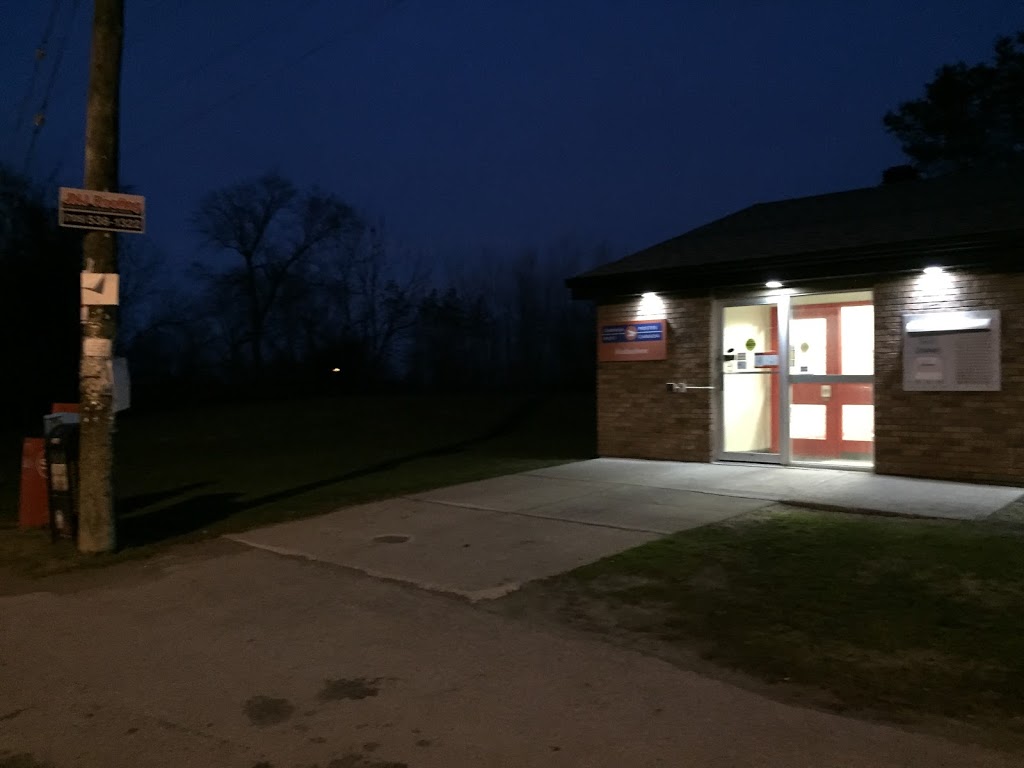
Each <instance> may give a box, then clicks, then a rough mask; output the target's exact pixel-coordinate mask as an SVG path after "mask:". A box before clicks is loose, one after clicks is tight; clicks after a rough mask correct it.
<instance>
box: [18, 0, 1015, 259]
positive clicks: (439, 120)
mask: <svg viewBox="0 0 1024 768" xmlns="http://www.w3.org/2000/svg"><path fill="white" fill-rule="evenodd" d="M54 2H55V0H0V71H2V77H0V121H2V122H0V139H2V143H0V146H2V148H3V149H2V154H0V159H3V160H5V161H7V162H9V163H11V164H12V165H14V167H15V168H18V169H21V168H22V167H23V165H24V163H25V161H26V155H27V147H28V141H29V135H30V133H31V127H30V124H29V123H28V122H27V121H26V123H24V124H22V125H20V126H17V127H16V125H15V123H16V122H17V118H18V115H19V113H20V109H19V108H20V106H21V104H22V102H23V99H24V97H25V93H26V89H28V88H29V86H30V84H31V83H32V71H33V50H34V49H35V47H36V46H37V45H38V43H39V41H40V39H41V36H42V34H43V31H44V28H45V27H46V22H47V18H48V16H49V14H50V12H51V6H52V5H53V3H54ZM76 5H77V16H76V17H75V18H74V20H73V24H72V23H71V21H72V19H71V14H72V10H73V9H74V8H75V6H76ZM126 5H127V8H128V11H127V25H126V43H125V60H124V85H123V92H122V110H123V114H122V123H123V131H122V142H123V155H122V173H121V177H122V183H123V184H125V185H131V186H132V187H134V188H135V190H136V191H138V192H140V193H142V194H145V195H146V196H147V201H148V203H147V205H148V215H149V234H150V236H151V238H152V239H153V240H154V241H155V242H156V243H157V244H158V245H160V246H161V247H162V248H163V249H164V250H165V251H166V252H167V253H168V255H169V257H170V258H171V259H172V261H173V260H177V259H180V260H181V263H182V264H183V265H184V264H185V263H187V262H189V261H191V260H192V249H193V247H194V244H195V238H194V237H193V235H192V234H191V232H190V231H189V228H188V215H189V212H190V210H191V209H192V207H193V206H194V205H195V203H196V201H197V200H198V198H199V197H200V196H201V195H202V194H203V193H204V192H206V191H208V190H210V189H212V188H215V187H217V186H220V185H225V184H229V183H232V182H236V181H239V180H242V179H245V178H248V177H252V176H255V175H258V174H260V173H261V172H263V171H265V170H268V169H276V170H279V171H280V172H281V173H283V174H285V175H287V176H289V177H291V178H292V179H294V180H295V181H296V182H298V183H300V184H312V183H318V184H321V185H323V186H325V187H327V188H329V189H330V190H332V191H334V192H336V193H337V194H339V195H340V196H342V197H343V198H344V199H346V200H347V201H348V202H349V203H351V204H352V205H354V206H356V207H357V208H359V209H361V210H364V211H366V212H368V213H370V214H372V215H374V216H384V217H386V220H387V224H388V227H389V230H390V232H391V235H392V236H395V237H397V238H399V239H400V240H402V241H403V242H404V243H405V244H407V245H408V246H411V247H414V248H422V249H425V250H428V251H431V252H440V251H442V250H443V249H451V248H457V249H477V248H479V247H482V246H490V247H497V248H513V247H518V246H520V245H524V244H544V243H546V242H549V241H551V240H554V239H556V238H561V237H565V236H568V237H573V238H577V239H579V240H580V241H582V242H588V243H589V242H594V241H599V240H604V241H607V242H608V243H609V244H611V245H612V246H613V248H614V250H615V252H616V253H621V252H624V251H628V250H630V249H637V248H641V247H643V246H646V245H650V244H653V243H654V242H657V241H660V240H663V239H665V238H668V237H671V236H674V235H676V234H679V233H680V232H682V231H684V230H685V229H688V228H690V227H692V226H695V225H698V224H701V223H704V222H705V221H707V220H709V219H712V218H714V217H717V216H719V215H722V214H725V213H728V212H730V211H732V210H734V209H737V208H740V207H743V206H745V205H748V204H750V203H752V202H757V201H764V200H771V199H778V198H782V197H790V196H795V195H803V194H814V193H820V192H828V191H834V190H839V189H845V188H851V187H858V186H865V185H871V184H875V183H877V181H878V180H879V178H880V174H881V171H882V169H883V168H885V167H886V166H889V165H893V164H896V163H899V162H901V155H900V153H899V149H898V146H897V144H896V142H895V141H894V140H893V139H891V138H890V137H889V136H887V135H886V134H885V133H884V131H883V130H882V126H881V117H882V115H883V114H884V112H885V111H886V109H888V108H890V107H893V106H895V105H896V104H897V103H898V102H899V101H901V100H903V99H907V98H913V97H916V96H918V95H919V94H920V93H921V91H922V87H923V85H924V83H925V82H926V81H927V80H928V79H930V78H931V76H932V74H933V73H934V71H935V69H936V68H937V67H938V66H939V65H941V64H943V63H947V62H951V61H955V60H958V59H962V60H966V61H969V62H976V61H981V60H987V59H989V57H990V54H991V46H992V42H993V40H994V38H995V37H996V36H998V35H1000V34H1009V33H1010V32H1012V31H1014V30H1016V29H1019V28H1024V3H1021V2H1020V0H973V1H972V2H967V1H966V0H927V1H925V0H901V2H895V1H894V0H859V1H857V2H855V1H854V0H847V1H844V2H838V1H836V2H829V1H828V0H806V1H800V2H797V1H795V0H776V1H774V2H767V1H766V0H765V1H764V2H754V1H753V0H745V1H741V0H721V2H684V1H683V0H675V1H670V0H401V1H395V0H291V1H290V2H285V1H284V0H127V2H126ZM56 7H57V8H58V16H57V21H56V24H55V25H54V29H53V33H52V34H51V37H50V45H49V49H50V56H49V58H48V59H47V61H46V62H44V65H45V66H44V67H42V68H41V71H40V77H38V78H37V79H36V87H35V91H34V96H33V97H32V100H31V105H32V108H33V109H35V108H36V107H38V104H39V102H40V101H41V100H42V98H43V96H44V94H45V92H46V90H47V88H46V86H47V80H48V78H49V76H50V72H51V71H52V66H51V65H52V64H53V63H54V61H55V59H56V58H57V54H58V52H59V50H60V48H61V39H62V37H63V36H64V35H65V34H67V35H68V42H67V46H66V49H65V50H64V54H63V60H62V63H61V67H60V70H59V73H58V75H57V77H56V78H55V80H54V81H53V87H52V91H51V95H50V99H49V105H48V109H47V122H46V125H45V126H44V128H43V129H42V131H41V132H40V133H39V135H38V138H37V143H36V147H35V150H34V152H33V153H32V156H31V171H32V173H33V174H34V175H35V176H36V177H37V178H40V179H46V178H52V181H53V182H54V183H55V184H58V185H65V186H80V185H81V182H82V176H81V165H82V159H81V158H82V145H83V125H84V103H85V90H86V76H87V68H88V42H89V40H88V36H89V24H90V22H91V14H92V3H91V2H89V0H78V2H77V3H76V1H75V0H56ZM69 30H70V32H69ZM29 112H31V110H29ZM15 128H17V129H16V130H15Z"/></svg>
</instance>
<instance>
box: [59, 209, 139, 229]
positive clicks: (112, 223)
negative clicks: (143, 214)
mask: <svg viewBox="0 0 1024 768" xmlns="http://www.w3.org/2000/svg"><path fill="white" fill-rule="evenodd" d="M64 224H72V225H77V226H80V227H101V228H103V229H130V230H134V231H136V232H141V231H142V219H136V218H134V217H128V216H104V215H102V214H98V213H70V212H68V211H65V212H64Z"/></svg>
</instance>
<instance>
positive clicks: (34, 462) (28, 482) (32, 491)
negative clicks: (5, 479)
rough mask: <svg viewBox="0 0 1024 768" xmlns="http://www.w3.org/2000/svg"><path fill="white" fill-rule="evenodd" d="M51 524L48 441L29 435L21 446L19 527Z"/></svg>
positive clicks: (42, 526) (43, 526) (40, 526)
mask: <svg viewBox="0 0 1024 768" xmlns="http://www.w3.org/2000/svg"><path fill="white" fill-rule="evenodd" d="M49 524H50V504H49V489H48V488H47V485H46V441H44V440H43V438H41V437H27V438H25V442H24V444H23V445H22V448H21V495H20V496H19V498H18V527H19V528H45V527H46V526H48V525H49Z"/></svg>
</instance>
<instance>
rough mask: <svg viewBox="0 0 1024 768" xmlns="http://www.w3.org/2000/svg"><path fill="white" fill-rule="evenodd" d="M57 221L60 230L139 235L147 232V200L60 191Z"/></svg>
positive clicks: (76, 191)
mask: <svg viewBox="0 0 1024 768" xmlns="http://www.w3.org/2000/svg"><path fill="white" fill-rule="evenodd" d="M57 220H58V223H59V224H60V226H62V227H71V228H72V229H98V230H103V231H107V232H134V233H136V234H141V233H143V232H145V231H146V198H145V197H143V196H142V195H125V194H122V193H120V192H99V191H97V190H95V189H74V188H72V187H61V188H60V199H59V204H58V206H57Z"/></svg>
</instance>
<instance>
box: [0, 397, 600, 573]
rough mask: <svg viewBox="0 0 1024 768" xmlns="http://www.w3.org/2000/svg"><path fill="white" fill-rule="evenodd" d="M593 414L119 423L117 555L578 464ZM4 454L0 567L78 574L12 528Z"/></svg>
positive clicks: (325, 408)
mask: <svg viewBox="0 0 1024 768" xmlns="http://www.w3.org/2000/svg"><path fill="white" fill-rule="evenodd" d="M593 414H594V411H593V399H592V398H589V397H586V396H583V397H569V396H566V397H548V398H543V399H536V398H515V397H507V398H499V397H380V398H374V397H361V398H337V399H325V400H320V401H304V402H274V403H265V404H255V403H253V404H245V405H235V406H224V407H218V408H213V407H209V408H204V409H196V410H188V411H177V412H166V413H161V414H150V415H138V416H137V415H135V414H131V413H130V412H129V413H127V414H125V415H124V416H123V417H121V418H120V419H119V423H118V433H117V436H116V454H117V460H116V476H115V479H116V486H117V496H118V501H117V508H118V515H119V521H120V523H119V532H118V533H119V544H120V546H121V548H122V549H124V550H128V551H127V552H125V553H123V554H122V556H121V557H126V556H129V557H130V556H132V551H133V550H134V551H135V553H136V554H137V553H138V552H139V551H148V549H149V548H151V547H152V545H154V544H158V543H161V542H166V541H169V540H181V539H183V538H186V537H188V538H195V537H205V536H213V535H217V534H220V533H225V532H229V531H237V530H243V529H245V528H249V527H253V526H257V525H262V524H267V523H272V522H279V521H283V520H291V519H296V518H299V517H303V516H308V515H313V514H319V513H323V512H328V511H330V510H332V509H336V508H338V507H341V506H345V505H347V504H354V503H358V502H363V501H369V500H372V499H378V498H384V497H388V496H395V495H400V494H404V493H410V492H415V491H420V490H425V489H428V488H434V487H438V486H442V485H448V484H452V483H459V482H466V481H470V480H477V479H482V478H485V477H493V476H495V475H500V474H506V473H510V472H519V471H525V470H528V469H531V468H536V467H540V466H548V465H551V464H556V463H560V462H564V461H568V460H572V459H578V458H588V457H591V456H593V453H594V430H593V418H594V415H593ZM7 450H8V452H9V453H10V455H9V456H8V457H7V458H6V459H5V464H4V471H3V474H2V476H0V477H2V478H3V479H2V480H0V491H2V492H3V496H0V505H2V506H0V509H2V512H0V527H5V528H6V530H0V563H2V562H6V563H7V564H8V565H14V566H15V567H18V568H20V569H22V570H25V569H27V570H29V571H32V572H37V571H39V570H40V569H41V570H54V569H60V568H64V567H67V566H69V565H73V564H78V563H79V562H80V560H79V558H77V557H76V556H75V555H74V552H73V549H72V548H71V547H69V546H61V545H58V546H56V547H53V546H50V545H49V544H48V543H47V537H46V536H45V535H44V534H42V533H30V534H25V533H22V532H17V531H14V530H12V526H13V525H14V523H15V521H16V506H17V470H18V468H19V466H20V463H19V460H18V458H19V451H20V447H19V440H18V439H15V440H14V441H10V440H9V441H7ZM12 457H13V463H12ZM12 470H14V471H12ZM101 560H104V558H101Z"/></svg>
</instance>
